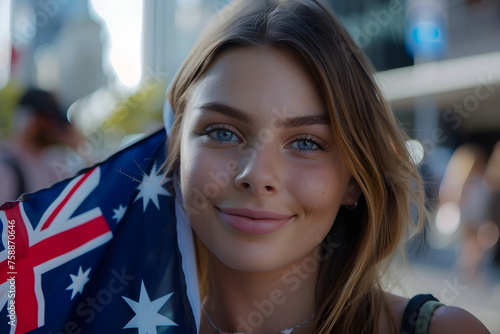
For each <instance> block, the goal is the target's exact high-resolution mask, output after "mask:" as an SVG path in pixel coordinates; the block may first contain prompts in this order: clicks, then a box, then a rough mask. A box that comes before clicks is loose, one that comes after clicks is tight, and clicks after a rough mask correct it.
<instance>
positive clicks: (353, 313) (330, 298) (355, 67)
mask: <svg viewBox="0 0 500 334" xmlns="http://www.w3.org/2000/svg"><path fill="white" fill-rule="evenodd" d="M252 45H255V46H266V47H273V48H282V49H286V50H289V51H290V52H293V53H294V54H296V55H298V56H299V58H300V59H301V60H302V62H303V63H304V64H305V66H307V68H308V69H309V71H310V73H311V75H312V77H313V79H314V80H315V81H316V83H317V85H318V87H319V89H320V93H321V94H322V96H323V98H324V103H325V106H326V108H327V110H328V113H329V114H330V118H331V122H332V123H331V127H332V135H333V138H334V141H335V142H336V143H337V145H338V147H339V149H340V152H341V155H342V157H343V159H344V160H345V162H346V164H347V166H348V168H349V170H350V171H351V173H352V176H353V182H357V184H358V185H359V187H360V188H361V190H362V193H363V196H362V197H361V198H360V200H359V204H358V206H357V208H356V209H355V210H347V209H345V208H342V209H341V210H340V211H339V214H338V216H337V218H336V220H335V223H334V225H333V227H332V230H331V232H330V234H329V235H328V237H327V239H328V240H327V241H328V242H333V243H338V244H339V245H340V246H339V247H338V248H337V249H336V250H335V252H334V253H333V255H332V256H330V257H329V258H328V260H326V261H323V262H322V263H321V272H320V276H319V279H318V282H317V288H316V311H317V313H316V318H315V319H316V327H317V330H316V332H317V333H373V332H376V331H377V328H378V318H379V315H380V313H381V312H386V313H390V312H388V306H387V304H386V303H385V300H384V298H383V294H382V293H381V290H380V286H379V283H380V268H381V265H382V264H384V261H383V260H385V259H387V258H388V257H389V256H390V255H392V254H393V253H394V252H395V250H396V249H397V248H398V245H399V244H400V240H401V239H402V236H403V235H405V231H406V230H408V228H410V227H415V226H418V225H420V224H421V222H422V217H423V215H422V214H421V215H419V216H418V217H419V218H418V219H417V221H414V220H412V216H411V215H410V205H411V203H414V204H413V205H414V208H416V209H417V211H418V212H420V213H423V212H424V199H423V186H422V182H421V179H420V177H419V174H418V171H417V169H416V167H415V166H414V165H413V163H412V162H411V160H410V157H409V154H408V152H407V150H406V148H405V139H406V137H405V135H404V133H403V131H402V130H401V129H400V126H399V124H398V123H397V121H396V120H395V118H394V115H393V113H392V112H391V110H390V108H389V106H388V104H387V103H386V102H385V101H384V99H383V97H382V95H381V92H380V91H379V89H378V88H377V86H376V84H375V83H374V80H373V77H372V74H373V69H372V66H371V64H370V63H369V61H368V60H367V59H366V57H365V56H364V55H363V53H362V52H360V51H359V49H358V48H357V47H356V45H355V44H354V43H353V41H352V40H351V38H350V37H349V36H348V34H347V33H346V31H345V30H344V29H343V27H342V26H341V24H340V23H339V22H338V21H337V19H336V18H335V16H334V15H333V14H332V13H331V11H330V10H329V9H328V8H327V6H325V5H324V4H322V3H321V2H320V1H319V0H305V1H299V0H288V1H287V0H267V1H266V0H252V1H235V2H233V3H230V4H229V5H228V6H227V7H226V8H225V9H224V10H223V11H221V12H220V13H219V14H218V15H217V16H216V18H215V19H214V21H213V22H212V23H211V24H210V25H209V26H208V27H207V29H206V30H205V32H204V34H202V36H201V37H200V39H199V42H198V43H197V44H196V46H195V47H194V49H193V50H192V52H191V53H190V54H189V56H188V57H187V59H186V60H185V62H184V64H183V65H182V67H181V68H180V70H179V72H178V74H177V76H176V77H175V78H174V80H173V82H172V84H171V89H170V91H169V93H168V99H169V101H170V103H171V105H172V107H173V110H174V111H175V121H174V126H173V129H172V131H171V135H170V142H169V152H168V159H167V163H168V170H169V171H172V170H174V169H175V168H177V165H178V164H179V147H180V137H181V133H180V131H181V124H182V117H183V112H184V109H185V107H186V104H187V102H188V97H189V92H190V89H191V88H192V87H193V86H194V85H195V84H196V83H197V82H198V80H199V79H200V77H201V76H202V75H203V74H204V73H205V72H206V70H207V68H208V67H209V66H210V65H211V64H212V63H213V62H214V61H215V60H216V59H217V56H218V55H219V54H220V53H221V52H222V51H223V50H227V49H228V48H233V47H238V46H252ZM201 269H202V270H201V272H203V271H204V269H203V268H201ZM390 323H391V327H392V331H393V332H396V331H397V329H396V328H395V321H394V320H392V321H390Z"/></svg>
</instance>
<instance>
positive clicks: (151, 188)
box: [134, 165, 172, 211]
mask: <svg viewBox="0 0 500 334" xmlns="http://www.w3.org/2000/svg"><path fill="white" fill-rule="evenodd" d="M169 180H170V179H169V178H167V177H165V175H161V174H160V175H158V174H157V168H156V165H155V166H153V168H152V169H151V173H150V174H149V175H146V174H144V175H143V176H142V181H141V184H140V185H139V186H138V187H137V189H138V190H139V194H137V197H136V198H135V200H134V202H135V201H137V200H138V199H140V198H142V207H143V210H144V211H146V207H147V206H148V204H149V201H151V202H153V203H154V205H155V206H156V208H157V209H158V210H160V203H159V201H158V196H159V195H164V196H171V195H172V194H170V193H169V192H168V191H167V190H166V189H165V188H163V185H164V184H165V183H167V182H168V181H169Z"/></svg>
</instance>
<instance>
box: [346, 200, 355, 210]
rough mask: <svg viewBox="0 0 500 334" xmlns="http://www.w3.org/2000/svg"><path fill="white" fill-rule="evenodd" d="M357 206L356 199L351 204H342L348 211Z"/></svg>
mask: <svg viewBox="0 0 500 334" xmlns="http://www.w3.org/2000/svg"><path fill="white" fill-rule="evenodd" d="M357 206H358V201H356V202H355V203H354V204H353V205H344V208H346V209H347V210H349V211H352V210H354V209H356V207H357Z"/></svg>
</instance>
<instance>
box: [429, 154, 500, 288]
mask: <svg viewBox="0 0 500 334" xmlns="http://www.w3.org/2000/svg"><path fill="white" fill-rule="evenodd" d="M491 161H492V159H489V160H488V155H487V153H486V152H485V150H484V149H482V148H481V147H479V146H477V145H473V144H464V145H462V146H460V147H459V148H457V150H456V151H455V152H454V153H453V156H452V158H451V159H450V162H449V163H448V166H447V168H446V172H445V175H444V177H443V181H442V183H441V187H440V191H439V199H440V203H441V205H443V204H447V205H450V204H451V205H455V208H456V209H457V210H459V212H460V226H461V231H462V236H461V237H462V239H461V245H460V248H459V253H458V258H457V261H456V265H457V267H458V269H459V270H460V272H461V273H462V275H463V276H464V278H467V279H471V278H473V277H475V276H476V275H477V274H478V273H479V268H480V265H481V263H482V261H483V259H484V257H485V254H486V252H487V251H488V250H489V249H491V248H492V247H493V246H494V245H495V243H496V242H497V240H498V227H496V225H495V224H494V223H493V222H492V219H491V213H490V211H491V208H492V204H493V192H494V190H493V183H492V181H493V180H492V176H489V177H487V173H486V171H487V170H488V169H491V168H492V166H491ZM489 174H492V173H491V172H490V173H489ZM497 182H498V181H497Z"/></svg>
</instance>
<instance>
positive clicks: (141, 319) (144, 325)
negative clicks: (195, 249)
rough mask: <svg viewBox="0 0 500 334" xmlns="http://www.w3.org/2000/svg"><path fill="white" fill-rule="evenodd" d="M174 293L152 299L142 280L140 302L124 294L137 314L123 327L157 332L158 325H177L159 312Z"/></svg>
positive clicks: (143, 332)
mask: <svg viewBox="0 0 500 334" xmlns="http://www.w3.org/2000/svg"><path fill="white" fill-rule="evenodd" d="M172 294H173V292H171V293H169V294H168V295H165V296H163V297H160V298H158V299H157V300H154V301H151V299H150V298H149V295H148V292H147V291H146V287H145V286H144V281H141V293H140V296H139V301H138V302H136V301H133V300H132V299H129V298H127V297H124V296H122V298H123V299H124V300H125V301H126V302H127V304H128V305H129V306H130V307H131V308H132V310H133V311H134V312H135V316H134V317H133V318H132V319H131V320H130V321H129V322H128V323H127V324H126V325H125V326H124V327H123V329H126V328H137V329H138V331H139V334H157V333H158V332H157V331H156V326H177V324H176V323H175V322H173V321H172V320H170V319H169V318H167V317H165V316H163V315H161V314H159V313H158V311H159V310H160V309H161V308H162V307H163V305H164V304H165V303H166V302H167V300H168V299H169V298H170V296H172Z"/></svg>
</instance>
